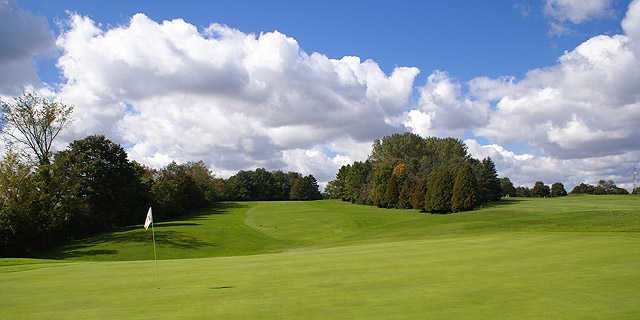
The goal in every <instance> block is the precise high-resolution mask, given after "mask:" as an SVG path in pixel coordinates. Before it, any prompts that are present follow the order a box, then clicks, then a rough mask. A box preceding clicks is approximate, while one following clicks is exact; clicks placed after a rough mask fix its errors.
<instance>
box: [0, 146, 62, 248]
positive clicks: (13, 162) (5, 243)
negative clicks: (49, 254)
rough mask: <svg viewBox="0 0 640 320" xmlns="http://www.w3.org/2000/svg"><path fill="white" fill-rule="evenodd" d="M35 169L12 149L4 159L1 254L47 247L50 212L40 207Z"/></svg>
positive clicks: (0, 198)
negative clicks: (45, 233)
mask: <svg viewBox="0 0 640 320" xmlns="http://www.w3.org/2000/svg"><path fill="white" fill-rule="evenodd" d="M32 169H33V167H32V166H31V165H30V164H28V163H25V162H23V161H22V160H21V159H20V156H19V155H18V154H17V153H15V152H13V151H12V150H8V152H7V153H6V154H5V155H4V158H3V159H2V161H0V257H6V256H14V257H16V256H25V255H28V253H29V252H31V251H33V250H35V249H38V248H41V247H43V242H42V241H41V240H42V238H43V234H44V232H45V231H46V227H47V226H48V225H50V216H48V215H43V214H42V211H40V210H38V207H37V200H38V190H37V189H36V186H35V184H34V183H33V179H32Z"/></svg>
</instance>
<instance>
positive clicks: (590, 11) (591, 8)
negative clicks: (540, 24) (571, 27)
mask: <svg viewBox="0 0 640 320" xmlns="http://www.w3.org/2000/svg"><path fill="white" fill-rule="evenodd" d="M611 2H612V1H611V0H547V1H546V4H545V6H544V13H545V14H546V15H547V16H549V17H551V18H553V19H555V20H557V21H561V22H564V21H571V22H572V23H576V24H577V23H583V22H585V21H588V20H591V19H594V18H600V17H603V16H606V15H608V14H609V13H610V11H611Z"/></svg>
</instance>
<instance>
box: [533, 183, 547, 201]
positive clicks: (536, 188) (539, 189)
mask: <svg viewBox="0 0 640 320" xmlns="http://www.w3.org/2000/svg"><path fill="white" fill-rule="evenodd" d="M549 194H550V191H549V186H546V185H545V184H544V183H543V182H542V181H536V183H535V184H534V185H533V189H531V196H532V197H539V198H545V197H548V196H549Z"/></svg>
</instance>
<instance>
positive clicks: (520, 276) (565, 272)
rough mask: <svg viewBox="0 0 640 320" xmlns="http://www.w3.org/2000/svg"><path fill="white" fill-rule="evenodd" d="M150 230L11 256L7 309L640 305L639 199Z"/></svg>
mask: <svg viewBox="0 0 640 320" xmlns="http://www.w3.org/2000/svg"><path fill="white" fill-rule="evenodd" d="M143 220H144V213H143V214H141V221H143ZM155 230H156V239H157V240H158V245H159V246H158V252H159V256H160V258H161V259H164V260H161V261H159V262H158V266H157V269H155V267H154V263H153V260H149V259H153V251H152V246H151V234H150V231H145V230H144V229H142V227H141V226H135V227H132V228H129V229H127V230H122V231H119V232H114V233H108V234H103V235H99V236H95V237H92V238H90V239H86V240H83V241H78V242H75V243H72V244H70V245H68V246H65V247H62V248H59V249H58V250H55V251H52V252H47V253H43V254H42V257H43V258H50V259H51V260H40V259H38V260H18V259H1V260H0V319H21V318H24V319H34V318H46V319H74V318H75V319H77V318H92V319H113V318H126V319H154V318H156V319H161V318H167V319H193V318H206V319H210V318H222V319H247V318H257V319H282V318H289V319H298V318H312V319H354V318H356V319H389V318H393V319H416V318H420V319H422V318H429V319H444V318H447V319H460V318H462V319H467V318H468V319H495V318H510V319H541V318H552V319H577V318H584V319H590V318H593V319H602V318H608V319H637V318H638V317H639V316H640V304H638V301H640V197H633V196H577V197H573V196H572V197H566V198H555V199H512V200H509V201H503V202H501V203H500V204H498V205H494V206H490V207H487V208H483V209H481V210H477V211H473V212H469V213H461V214H453V215H430V214H421V213H418V212H416V211H413V210H385V209H377V208H373V207H369V206H358V205H352V204H348V203H343V202H339V201H316V202H254V203H227V204H222V205H220V206H218V207H217V208H212V209H209V210H205V211H202V212H199V213H197V214H195V215H193V216H192V217H189V218H187V219H183V220H180V221H170V222H161V223H158V224H156V228H155ZM178 258H180V259H178ZM107 260H111V261H107ZM124 260H138V261H124Z"/></svg>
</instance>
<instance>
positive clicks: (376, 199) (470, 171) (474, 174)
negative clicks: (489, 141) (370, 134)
mask: <svg viewBox="0 0 640 320" xmlns="http://www.w3.org/2000/svg"><path fill="white" fill-rule="evenodd" d="M325 193H326V197H327V198H335V199H342V200H344V201H351V202H353V203H360V204H368V205H375V206H378V207H382V208H414V209H419V210H424V211H427V212H432V213H450V212H457V211H465V210H472V209H473V208H475V207H477V206H479V205H482V204H484V203H487V202H491V201H497V200H499V199H500V198H501V196H502V188H501V184H500V180H499V179H498V175H497V172H496V168H495V164H494V163H493V161H492V160H491V158H489V157H487V158H485V159H483V160H482V161H480V160H477V159H475V158H473V157H471V156H470V155H469V154H468V152H467V147H466V145H465V144H464V143H463V142H462V141H460V140H458V139H454V138H437V137H427V138H422V137H420V136H418V135H416V134H413V133H404V134H394V135H391V136H386V137H384V138H382V139H378V140H376V141H375V142H374V143H373V147H372V151H371V155H370V156H369V158H368V159H367V160H366V161H363V162H360V161H356V162H354V163H353V164H349V165H345V166H342V167H341V168H340V169H339V170H338V173H337V174H336V179H335V180H333V181H330V182H329V183H328V184H327V187H326V190H325Z"/></svg>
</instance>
